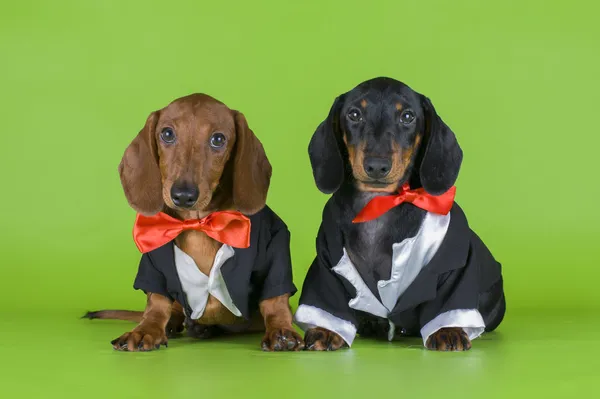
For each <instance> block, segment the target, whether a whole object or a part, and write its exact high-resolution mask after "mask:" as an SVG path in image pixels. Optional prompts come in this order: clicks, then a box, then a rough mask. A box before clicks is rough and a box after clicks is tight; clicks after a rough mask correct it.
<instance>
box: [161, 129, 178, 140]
mask: <svg viewBox="0 0 600 399" xmlns="http://www.w3.org/2000/svg"><path fill="white" fill-rule="evenodd" d="M175 138H176V136H175V132H174V131H173V129H171V128H169V127H166V128H164V129H163V130H162V131H161V132H160V139H161V140H162V141H163V142H165V143H167V144H173V143H174V142H175Z"/></svg>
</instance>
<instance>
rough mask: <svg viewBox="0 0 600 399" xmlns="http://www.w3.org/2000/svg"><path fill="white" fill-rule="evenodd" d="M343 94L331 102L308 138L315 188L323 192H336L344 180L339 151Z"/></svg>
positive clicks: (342, 164)
mask: <svg viewBox="0 0 600 399" xmlns="http://www.w3.org/2000/svg"><path fill="white" fill-rule="evenodd" d="M343 103H344V95H341V96H339V97H338V98H336V99H335V101H334V102H333V105H332V106H331V109H330V110H329V115H328V116H327V119H325V120H324V121H323V122H321V124H320V125H319V127H317V130H316V131H315V133H314V134H313V136H312V138H311V139H310V143H309V145H308V156H309V158H310V164H311V166H312V170H313V177H314V179H315V183H316V185H317V188H318V189H319V190H320V191H321V192H323V193H325V194H332V193H334V192H336V191H337V190H338V189H339V188H340V186H341V185H342V183H343V182H344V161H343V159H342V154H341V152H340V143H339V141H340V140H341V132H340V128H339V123H340V121H339V117H340V110H341V107H342V104H343Z"/></svg>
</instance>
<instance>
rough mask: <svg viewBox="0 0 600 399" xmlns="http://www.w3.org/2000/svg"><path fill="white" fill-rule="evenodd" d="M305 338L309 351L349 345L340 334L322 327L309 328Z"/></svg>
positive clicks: (333, 348) (333, 349)
mask: <svg viewBox="0 0 600 399" xmlns="http://www.w3.org/2000/svg"><path fill="white" fill-rule="evenodd" d="M304 339H305V341H306V349H307V350H309V351H335V350H338V349H340V348H346V347H347V346H348V345H347V344H346V341H344V339H343V338H342V337H340V336H339V335H338V334H336V333H334V332H333V331H329V330H327V329H325V328H321V327H316V328H311V329H310V330H308V331H307V332H306V335H305V336H304Z"/></svg>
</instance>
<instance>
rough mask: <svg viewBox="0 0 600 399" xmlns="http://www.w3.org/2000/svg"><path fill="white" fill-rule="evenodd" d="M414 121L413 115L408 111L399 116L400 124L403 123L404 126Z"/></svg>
mask: <svg viewBox="0 0 600 399" xmlns="http://www.w3.org/2000/svg"><path fill="white" fill-rule="evenodd" d="M414 119H415V113H414V112H412V111H411V110H409V109H407V110H406V111H404V112H402V114H401V115H400V122H402V123H404V124H405V125H408V124H410V123H411V122H412V121H413V120H414Z"/></svg>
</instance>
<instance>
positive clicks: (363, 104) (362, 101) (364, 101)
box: [360, 98, 368, 108]
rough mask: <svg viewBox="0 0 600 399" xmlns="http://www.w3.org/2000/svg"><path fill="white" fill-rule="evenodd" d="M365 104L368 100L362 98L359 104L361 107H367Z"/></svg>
mask: <svg viewBox="0 0 600 399" xmlns="http://www.w3.org/2000/svg"><path fill="white" fill-rule="evenodd" d="M367 104H368V102H367V100H365V99H364V98H363V99H362V100H361V102H360V106H361V107H363V108H367Z"/></svg>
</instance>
